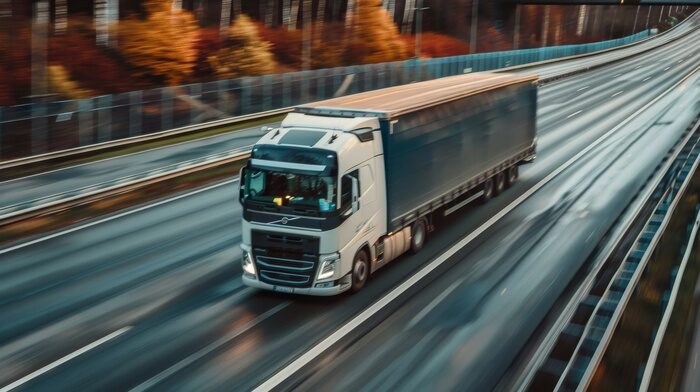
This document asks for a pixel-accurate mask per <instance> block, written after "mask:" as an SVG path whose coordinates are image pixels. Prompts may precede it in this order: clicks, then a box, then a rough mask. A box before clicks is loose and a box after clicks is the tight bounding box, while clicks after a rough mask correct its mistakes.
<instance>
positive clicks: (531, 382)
mask: <svg viewBox="0 0 700 392" xmlns="http://www.w3.org/2000/svg"><path fill="white" fill-rule="evenodd" d="M681 139H682V141H681V142H680V145H681V146H682V147H680V148H677V149H676V150H675V153H674V154H673V155H672V156H671V157H670V159H668V160H667V161H666V163H665V165H664V167H663V168H662V170H661V173H662V174H661V175H659V176H657V179H656V180H655V182H654V183H653V184H652V186H651V187H650V188H649V190H648V191H647V193H646V194H645V195H644V196H643V198H642V199H643V200H645V202H643V203H640V204H639V205H638V208H637V210H636V211H635V212H634V214H633V215H634V216H637V215H638V214H639V212H640V211H641V210H642V208H643V207H644V206H645V205H649V203H651V204H652V205H653V206H654V207H653V210H652V213H651V215H650V217H649V218H648V219H647V220H646V222H645V223H644V225H643V228H642V230H641V231H640V232H639V234H638V235H637V236H636V237H635V240H634V242H633V245H632V247H631V249H629V251H628V252H627V253H626V254H625V257H624V258H623V260H622V262H621V263H619V264H618V263H615V261H614V260H613V257H612V252H613V249H614V247H611V248H610V252H609V253H607V254H606V256H605V258H604V262H603V263H602V264H601V265H600V266H599V267H598V268H597V269H596V270H595V271H594V273H593V274H591V275H589V276H592V277H593V279H592V280H590V281H588V282H587V283H586V286H585V289H586V291H585V292H584V294H585V295H582V296H579V297H576V298H577V300H576V302H574V303H572V305H575V307H574V308H572V309H574V311H573V312H571V313H568V314H567V315H566V323H565V325H564V326H563V328H560V329H558V330H557V335H556V341H554V342H553V344H552V345H550V346H548V347H547V348H546V349H547V357H545V358H543V359H541V360H539V361H538V365H537V367H536V368H535V372H532V373H531V374H530V375H529V376H528V378H527V380H525V385H523V386H522V387H521V390H523V389H524V388H529V389H530V390H545V389H546V390H556V391H574V390H575V391H582V390H585V389H586V388H587V387H588V385H589V383H590V382H591V380H592V377H593V374H594V372H595V369H596V368H597V366H598V364H599V363H600V360H601V359H602V356H603V354H604V352H605V349H606V348H607V345H608V343H609V341H610V338H611V337H612V333H613V331H614V330H615V327H616V326H617V324H618V322H619V320H620V318H621V316H622V313H623V311H624V309H625V306H626V304H627V302H628V300H629V298H630V297H631V295H632V292H633V291H634V289H635V287H636V285H637V282H638V281H639V278H640V276H641V274H642V272H643V271H644V268H645V266H646V263H647V261H648V260H649V257H650V255H651V253H652V251H653V250H654V248H655V245H656V243H657V242H658V240H659V238H660V236H661V233H663V231H664V229H665V227H666V225H667V223H668V220H669V219H670V214H669V212H672V211H673V210H674V208H675V206H676V204H677V202H678V200H679V198H680V195H682V194H683V191H684V190H685V187H686V186H687V184H688V181H689V178H690V176H691V174H692V173H694V171H695V169H696V168H697V166H698V164H699V163H700V160H699V159H698V157H699V156H700V121H696V122H695V123H694V124H693V125H692V126H691V127H689V130H688V131H687V133H686V134H685V136H684V137H682V138H681ZM631 225H632V222H631V221H630V222H627V227H626V228H624V229H623V232H627V230H628V228H629V227H631ZM621 240H622V238H618V239H617V240H616V241H621Z"/></svg>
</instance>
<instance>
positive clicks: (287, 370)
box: [254, 67, 700, 391]
mask: <svg viewBox="0 0 700 392" xmlns="http://www.w3.org/2000/svg"><path fill="white" fill-rule="evenodd" d="M698 70H700V67H697V68H695V69H693V71H691V72H690V73H689V74H688V75H687V76H686V77H684V78H683V79H681V80H680V81H678V82H677V83H675V84H674V85H672V86H671V87H669V88H668V89H667V90H666V91H665V92H663V93H661V94H660V95H658V96H657V97H656V98H654V99H653V100H651V101H649V102H648V103H647V104H646V105H644V106H642V107H641V108H639V109H638V110H637V111H636V112H634V113H632V114H631V115H630V116H629V117H627V118H625V119H624V120H622V121H621V122H620V123H619V124H617V125H616V126H615V127H614V128H612V129H611V130H609V131H608V132H606V133H605V134H603V135H602V136H600V137H599V138H598V139H596V140H595V141H594V142H593V143H591V144H589V145H588V147H586V148H584V149H583V150H581V151H579V152H578V154H576V155H574V156H573V157H571V158H570V159H569V160H568V161H566V162H564V164H562V165H561V166H559V167H558V168H557V169H555V170H554V171H553V172H551V173H549V174H548V175H547V176H546V177H545V178H543V179H542V180H540V181H539V182H538V183H537V184H535V185H534V186H533V187H532V188H530V189H528V190H527V191H525V193H523V194H522V195H520V196H519V197H518V198H517V199H515V200H513V201H512V202H511V203H510V204H508V205H507V206H506V207H505V208H503V209H502V210H500V211H499V212H497V213H496V215H494V216H492V217H491V218H490V219H489V220H487V221H486V222H484V223H483V224H482V225H481V226H479V227H477V228H476V229H475V230H474V231H472V232H471V233H469V234H468V235H467V236H466V237H464V238H462V239H461V240H460V241H459V242H457V243H455V244H454V245H452V247H450V248H449V249H448V250H446V251H445V252H444V253H443V254H441V255H440V256H438V257H436V258H435V259H433V261H431V262H430V263H428V264H427V265H426V266H424V267H423V268H421V269H420V270H418V272H416V273H415V274H413V275H412V276H411V277H409V278H408V279H406V280H405V281H403V282H402V283H401V284H400V285H398V286H396V287H395V288H394V289H393V290H391V291H390V292H388V293H387V294H385V295H384V296H383V297H381V298H380V299H379V300H377V301H376V302H375V303H373V304H372V305H370V306H369V307H367V308H365V310H363V311H362V312H360V313H359V314H358V315H357V316H355V317H353V318H352V319H351V320H350V321H348V322H347V323H345V324H343V325H342V326H341V327H340V328H338V329H337V330H336V331H335V332H333V333H332V334H330V335H329V336H327V337H326V338H325V339H323V340H321V341H320V342H318V343H317V344H316V345H314V346H313V347H311V348H310V349H309V350H307V351H306V352H304V353H303V354H301V355H300V356H298V357H297V358H296V359H295V360H293V361H292V362H290V363H289V364H287V365H286V366H285V367H284V368H282V369H280V370H279V371H278V372H277V373H275V374H273V375H272V376H271V377H270V378H268V379H267V380H266V381H265V382H263V383H262V384H260V385H258V386H257V387H256V388H255V389H254V391H270V390H272V389H273V388H276V387H278V386H279V385H280V384H282V383H283V382H284V381H285V380H286V379H288V378H289V377H291V376H292V375H293V374H294V373H296V372H298V371H299V370H300V369H302V368H303V367H304V366H306V365H307V364H308V363H309V362H311V361H313V360H314V359H315V358H316V357H318V356H319V355H321V354H322V353H324V352H325V351H326V350H328V349H329V348H330V347H332V346H333V345H334V344H336V343H337V342H338V341H340V339H342V338H343V337H344V336H345V335H347V334H349V333H350V332H352V331H353V330H355V328H357V327H359V326H360V325H362V324H363V323H364V322H366V321H367V320H368V319H369V318H370V317H372V316H374V315H375V314H377V312H379V311H380V310H382V309H384V307H385V306H386V305H388V304H389V303H391V302H392V301H394V300H395V299H396V298H398V297H399V296H400V295H402V294H403V293H404V292H406V291H407V290H408V289H409V288H411V287H412V286H413V285H415V284H416V283H418V282H419V281H420V280H421V279H423V278H425V277H426V276H427V275H428V274H429V273H430V272H432V271H433V270H435V269H436V268H437V267H439V266H440V265H442V264H443V263H445V262H446V261H447V260H448V259H449V258H450V257H452V256H453V255H454V254H456V253H457V252H458V251H459V250H461V249H462V248H464V247H465V246H466V245H467V244H469V243H470V242H472V241H473V240H474V239H475V238H477V237H478V236H480V235H481V234H482V233H483V232H485V231H486V230H488V229H489V228H490V227H491V226H493V225H494V224H496V222H498V221H500V220H501V218H503V217H504V216H505V215H506V214H508V213H509V212H510V211H512V210H513V209H515V208H516V207H518V206H519V205H520V204H522V203H523V202H524V201H525V200H527V199H528V198H529V197H530V196H532V195H533V194H534V193H535V192H537V191H538V190H540V189H541V188H542V187H544V186H545V185H546V184H547V183H548V182H550V181H551V180H552V179H554V177H556V176H558V175H559V174H561V172H563V171H564V170H566V169H567V168H568V167H569V166H571V165H573V164H574V163H576V162H577V161H578V160H579V159H581V158H582V157H583V156H584V155H586V154H588V152H590V151H591V150H592V149H594V148H595V147H597V146H598V145H599V144H601V143H602V142H603V141H605V140H606V139H608V138H609V137H611V136H612V135H613V134H615V132H617V131H618V130H619V129H620V128H622V127H624V126H625V125H627V124H628V123H629V122H631V121H632V120H633V119H634V118H635V117H637V116H638V115H639V114H640V113H642V112H644V111H645V110H647V109H648V108H649V107H650V106H652V105H653V104H655V103H656V102H658V101H659V100H660V99H662V98H663V97H665V96H666V95H668V94H669V93H670V92H671V91H673V90H675V89H676V88H677V87H678V86H679V85H681V84H682V83H684V82H685V81H686V80H687V79H689V78H690V77H691V76H693V75H694V74H695V73H696V72H697V71H698Z"/></svg>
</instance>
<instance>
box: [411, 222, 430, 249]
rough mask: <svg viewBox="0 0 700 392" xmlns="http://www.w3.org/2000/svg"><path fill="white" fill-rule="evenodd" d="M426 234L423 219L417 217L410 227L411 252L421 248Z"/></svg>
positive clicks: (425, 224)
mask: <svg viewBox="0 0 700 392" xmlns="http://www.w3.org/2000/svg"><path fill="white" fill-rule="evenodd" d="M427 236H428V225H427V223H426V222H425V219H423V218H421V219H418V220H417V221H415V222H414V223H413V226H412V227H411V253H413V254H416V253H418V252H420V250H421V249H423V245H425V240H426V239H427Z"/></svg>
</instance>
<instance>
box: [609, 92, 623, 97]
mask: <svg viewBox="0 0 700 392" xmlns="http://www.w3.org/2000/svg"><path fill="white" fill-rule="evenodd" d="M622 93H624V91H618V92H616V93H615V94H613V95H611V96H610V97H611V98H612V97H617V96H618V95H620V94H622Z"/></svg>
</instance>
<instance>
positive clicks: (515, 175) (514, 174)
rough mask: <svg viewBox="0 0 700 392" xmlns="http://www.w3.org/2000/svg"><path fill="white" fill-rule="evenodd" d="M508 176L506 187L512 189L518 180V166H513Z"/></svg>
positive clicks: (509, 169)
mask: <svg viewBox="0 0 700 392" xmlns="http://www.w3.org/2000/svg"><path fill="white" fill-rule="evenodd" d="M507 173H508V174H507V175H506V186H507V187H510V186H511V185H513V184H514V183H515V181H517V180H518V165H513V166H511V167H509V168H508V172H507Z"/></svg>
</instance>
